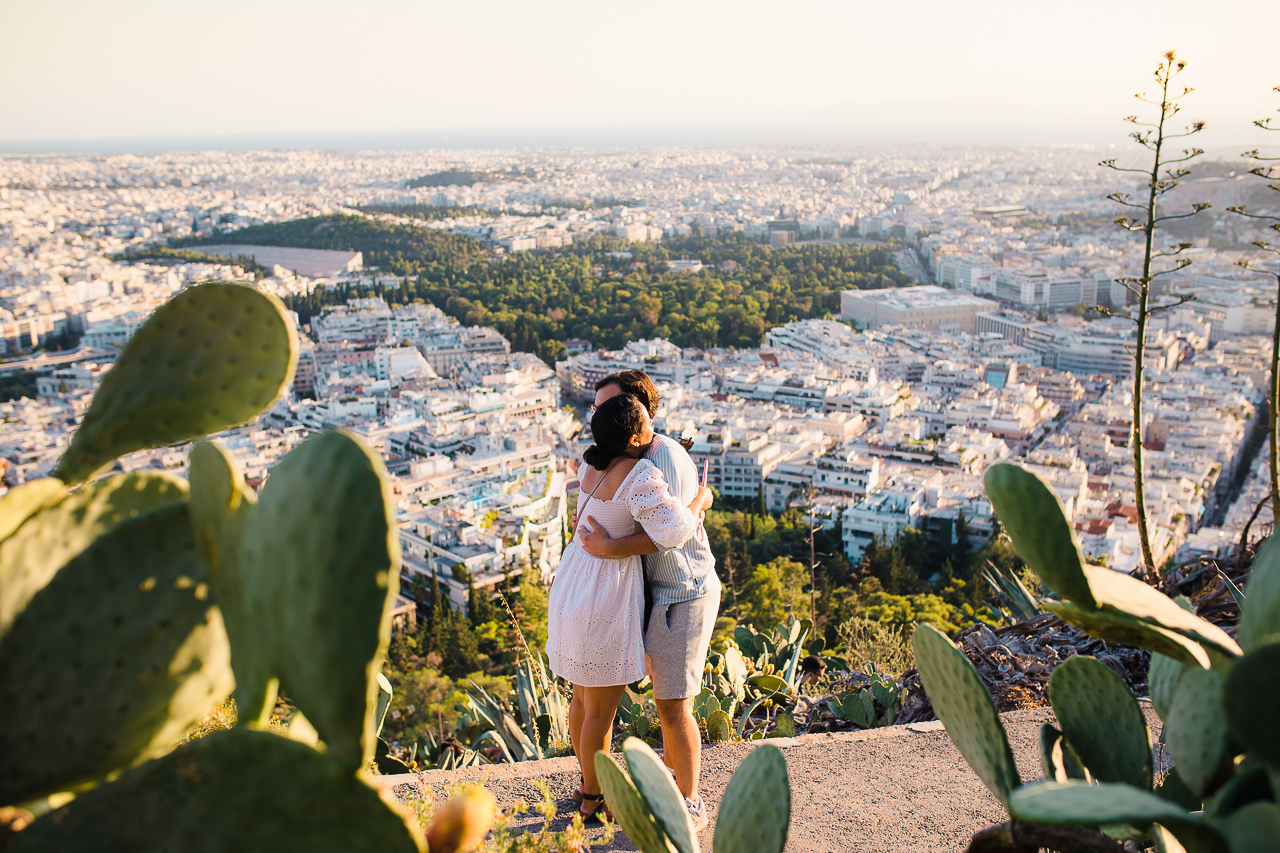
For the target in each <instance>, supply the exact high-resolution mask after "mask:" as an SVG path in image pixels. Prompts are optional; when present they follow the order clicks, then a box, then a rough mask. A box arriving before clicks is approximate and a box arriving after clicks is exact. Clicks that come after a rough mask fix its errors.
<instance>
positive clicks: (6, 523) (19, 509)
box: [0, 477, 67, 542]
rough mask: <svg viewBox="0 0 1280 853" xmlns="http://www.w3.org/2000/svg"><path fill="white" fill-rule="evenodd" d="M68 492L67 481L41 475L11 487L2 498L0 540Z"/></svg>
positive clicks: (0, 500)
mask: <svg viewBox="0 0 1280 853" xmlns="http://www.w3.org/2000/svg"><path fill="white" fill-rule="evenodd" d="M66 493H67V485H66V483H64V482H62V481H61V480H59V479H57V478H54V477H41V478H40V479H39V480H32V481H31V482H29V483H23V484H22V485H21V486H17V487H16V488H12V489H10V490H9V491H8V492H7V493H5V496H4V497H3V498H0V542H3V541H4V540H6V539H8V538H9V537H10V536H12V535H13V531H15V530H17V529H18V528H19V527H20V526H21V525H22V522H24V521H26V520H27V519H28V518H30V517H31V516H33V515H35V514H36V513H37V512H39V511H40V510H42V509H44V508H45V507H47V506H53V505H54V504H56V503H57V502H58V501H60V500H62V498H63V496H65V495H66Z"/></svg>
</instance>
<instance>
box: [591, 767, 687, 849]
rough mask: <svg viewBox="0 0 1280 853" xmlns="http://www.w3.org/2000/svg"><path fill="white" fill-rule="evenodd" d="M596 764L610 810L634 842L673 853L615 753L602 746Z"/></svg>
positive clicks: (637, 845)
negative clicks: (616, 758)
mask: <svg viewBox="0 0 1280 853" xmlns="http://www.w3.org/2000/svg"><path fill="white" fill-rule="evenodd" d="M595 764H596V777H597V778H598V779H599V780H600V788H601V790H603V791H604V798H605V801H606V802H608V803H609V810H610V811H612V812H613V816H614V818H615V819H616V820H617V821H618V823H619V824H620V825H621V826H622V830H623V832H625V833H626V834H627V838H628V839H629V840H630V841H631V843H632V844H634V845H635V846H636V848H637V849H638V850H640V851H641V853H670V848H669V847H667V836H666V834H665V833H663V831H662V829H661V827H659V826H658V823H657V821H655V820H654V819H653V812H652V811H650V809H649V805H648V804H647V803H646V802H645V801H644V797H642V796H640V792H639V791H638V790H636V786H635V785H632V784H631V780H630V779H628V778H627V774H626V773H624V772H623V771H622V768H621V767H619V766H618V762H617V761H616V760H614V758H613V756H611V755H610V754H609V753H608V752H606V751H604V750H601V751H599V752H597V753H596V757H595Z"/></svg>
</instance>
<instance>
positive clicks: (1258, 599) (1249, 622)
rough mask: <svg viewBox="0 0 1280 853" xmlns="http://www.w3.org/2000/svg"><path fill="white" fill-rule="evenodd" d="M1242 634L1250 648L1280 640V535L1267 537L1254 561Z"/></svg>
mask: <svg viewBox="0 0 1280 853" xmlns="http://www.w3.org/2000/svg"><path fill="white" fill-rule="evenodd" d="M1239 634H1240V645H1242V646H1243V647H1244V648H1245V649H1247V650H1249V651H1253V650H1254V649H1256V648H1259V647H1261V646H1263V645H1265V644H1267V643H1280V536H1271V537H1270V538H1269V539H1267V541H1266V544H1264V545H1263V546H1262V548H1261V549H1260V550H1259V551H1258V556H1257V558H1256V559H1255V560H1254V561H1253V572H1252V573H1251V574H1250V575H1249V588H1248V591H1247V597H1246V599H1245V605H1244V608H1243V609H1242V611H1241V614H1240V632H1239Z"/></svg>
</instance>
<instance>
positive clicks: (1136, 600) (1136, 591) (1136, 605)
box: [1085, 566, 1242, 657]
mask: <svg viewBox="0 0 1280 853" xmlns="http://www.w3.org/2000/svg"><path fill="white" fill-rule="evenodd" d="M1085 574H1086V575H1088V577H1089V587H1090V589H1092V590H1093V594H1094V596H1096V597H1097V599H1098V604H1099V606H1100V607H1101V608H1102V609H1103V610H1104V611H1110V612H1113V613H1124V614H1126V615H1129V616H1132V617H1134V618H1136V619H1139V620H1141V621H1143V622H1146V623H1147V624H1150V625H1157V626H1159V627H1161V628H1165V629H1166V630H1169V631H1173V632H1174V633H1177V634H1181V635H1182V636H1184V637H1186V638H1187V639H1189V640H1194V641H1195V642H1197V643H1199V644H1200V645H1202V646H1204V647H1205V648H1206V649H1208V650H1210V651H1214V652H1217V653H1218V654H1221V655H1225V656H1227V657H1238V656H1239V655H1240V654H1242V652H1241V651H1240V646H1239V645H1238V644H1237V643H1236V641H1235V640H1233V639H1231V636H1230V635H1229V634H1228V633H1227V632H1226V631H1224V630H1222V629H1221V628H1219V627H1218V626H1217V625H1214V624H1213V623H1212V622H1209V621H1208V620H1205V619H1201V618H1200V617H1199V616H1196V615H1195V614H1194V613H1191V612H1189V611H1187V610H1185V609H1183V608H1182V607H1180V606H1179V605H1178V603H1177V602H1176V601H1174V600H1173V599H1172V598H1170V597H1169V596H1167V595H1165V594H1164V593H1163V592H1161V591H1160V590H1158V589H1156V588H1155V587H1153V586H1151V585H1150V584H1147V583H1143V582H1142V581H1140V580H1138V579H1137V578H1135V577H1131V576H1129V575H1126V574H1124V573H1122V572H1115V571H1112V570H1111V569H1104V568H1100V567H1097V566H1089V567H1088V568H1086V569H1085Z"/></svg>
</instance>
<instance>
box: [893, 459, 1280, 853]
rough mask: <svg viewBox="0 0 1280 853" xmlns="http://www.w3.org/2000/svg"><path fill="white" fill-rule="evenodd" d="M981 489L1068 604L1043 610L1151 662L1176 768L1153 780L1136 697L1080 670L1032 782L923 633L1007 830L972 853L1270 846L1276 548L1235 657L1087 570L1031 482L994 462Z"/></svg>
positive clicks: (1142, 591)
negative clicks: (1140, 651) (1114, 843)
mask: <svg viewBox="0 0 1280 853" xmlns="http://www.w3.org/2000/svg"><path fill="white" fill-rule="evenodd" d="M986 487H987V494H988V496H989V497H990V498H991V502H992V506H993V507H994V509H995V510H996V512H997V514H998V515H999V517H1000V518H1001V520H1002V521H1003V522H1004V524H1005V527H1006V529H1007V530H1008V531H1009V535H1010V537H1011V538H1012V539H1013V544H1014V547H1015V548H1016V549H1017V551H1018V554H1019V555H1020V556H1021V557H1022V558H1023V560H1025V561H1026V563H1027V565H1028V566H1030V567H1031V569H1032V570H1033V571H1035V572H1036V573H1037V574H1038V575H1039V576H1040V579H1041V581H1042V582H1043V583H1044V584H1045V585H1046V586H1047V587H1049V588H1050V589H1052V590H1053V591H1054V592H1056V593H1057V594H1058V595H1059V596H1061V600H1051V599H1047V598H1046V599H1042V600H1041V601H1040V602H1039V603H1040V605H1041V606H1043V607H1044V608H1045V609H1047V610H1051V611H1053V612H1054V613H1057V614H1058V615H1059V616H1061V617H1062V618H1063V619H1065V620H1066V621H1068V622H1071V623H1072V624H1074V625H1076V626H1078V627H1079V628H1081V629H1082V630H1084V631H1086V632H1088V633H1089V634H1091V635H1093V636H1095V637H1099V638H1101V639H1103V640H1107V641H1109V642H1117V643H1125V644H1130V645H1135V646H1139V647H1142V648H1146V649H1149V650H1151V651H1152V653H1153V654H1152V659H1151V671H1150V675H1149V679H1148V680H1149V683H1150V686H1151V700H1152V705H1153V707H1154V708H1155V711H1156V713H1157V714H1158V715H1159V716H1160V718H1161V720H1162V721H1163V723H1164V727H1163V731H1162V733H1161V738H1162V740H1163V742H1164V744H1165V746H1166V747H1167V748H1168V752H1169V754H1170V756H1171V757H1172V759H1173V762H1174V764H1173V767H1172V769H1170V770H1169V771H1168V772H1167V773H1166V774H1165V775H1164V776H1163V778H1159V776H1158V773H1157V769H1158V768H1156V767H1155V766H1154V764H1153V761H1152V749H1151V736H1150V732H1149V731H1148V730H1147V725H1146V719H1145V717H1144V716H1143V714H1142V711H1141V709H1140V707H1139V706H1138V703H1137V701H1136V699H1135V698H1134V697H1133V695H1132V694H1131V693H1130V692H1129V690H1128V688H1127V687H1126V686H1125V684H1124V682H1123V681H1121V679H1120V678H1119V677H1118V676H1116V675H1115V674H1114V673H1113V672H1112V671H1111V670H1110V669H1108V668H1107V667H1106V666H1105V665H1103V664H1101V663H1099V662H1098V661H1096V660H1094V659H1092V658H1087V657H1077V658H1072V659H1070V660H1068V661H1066V662H1064V663H1063V664H1062V665H1060V666H1059V667H1058V668H1057V669H1056V670H1055V671H1054V673H1053V675H1052V677H1051V678H1050V681H1049V699H1050V702H1051V704H1052V705H1053V709H1054V713H1055V715H1056V716H1057V720H1058V725H1059V726H1060V728H1059V727H1054V726H1051V725H1046V726H1045V727H1043V728H1042V730H1041V748H1042V767H1043V770H1044V776H1045V781H1043V782H1040V783H1036V784H1032V785H1023V784H1022V781H1021V778H1020V777H1019V774H1018V770H1017V767H1016V766H1015V765H1014V762H1013V755H1012V752H1011V750H1010V748H1009V743H1008V739H1007V737H1006V735H1005V732H1004V729H1003V727H1002V726H1001V724H1000V718H999V715H998V714H997V713H996V709H995V705H994V704H993V703H992V701H991V698H990V696H989V695H988V693H987V691H986V688H985V687H984V686H983V683H982V679H981V677H980V676H979V675H978V673H977V671H976V670H975V669H974V667H973V665H972V664H970V663H969V661H968V658H966V657H965V655H964V654H963V653H962V652H961V651H960V650H959V649H958V648H957V647H956V646H955V644H954V643H952V642H951V641H950V640H949V639H947V637H946V636H945V635H944V634H942V633H941V632H939V631H937V630H936V629H934V628H932V627H930V626H928V625H922V626H921V627H920V628H918V629H917V631H916V634H915V638H914V644H915V651H916V659H917V662H918V664H919V667H920V674H921V677H922V679H923V681H924V686H925V689H926V691H927V692H928V695H929V699H930V701H931V702H932V703H933V706H934V709H935V710H936V712H937V714H938V717H939V719H941V720H942V721H943V723H944V724H945V725H946V728H947V733H948V734H949V735H950V736H951V739H952V742H953V743H954V744H955V745H956V748H957V749H958V750H959V751H960V753H961V754H962V755H963V756H964V757H965V760H966V761H968V763H969V765H970V767H972V768H973V770H974V772H975V773H977V775H978V777H979V778H980V779H981V780H982V781H983V783H984V784H985V785H986V786H987V787H988V788H989V789H990V790H991V792H992V793H993V794H994V795H995V796H996V797H997V798H998V799H999V800H1000V801H1001V803H1003V804H1004V806H1005V808H1006V809H1007V811H1008V813H1009V816H1010V818H1011V819H1010V821H1009V822H1008V823H1007V824H1002V825H1001V826H999V827H993V828H992V829H990V830H986V831H984V832H982V833H979V834H978V835H977V836H975V837H974V839H973V844H972V845H971V848H970V849H974V850H997V849H998V850H1006V851H1017V850H1034V849H1036V848H1038V847H1049V848H1051V849H1055V850H1064V851H1068V850H1098V849H1104V847H1102V846H1100V845H1102V844H1103V843H1104V842H1105V841H1106V839H1107V837H1110V838H1115V839H1122V840H1134V841H1137V842H1138V843H1139V844H1140V845H1150V846H1155V847H1157V848H1158V849H1160V850H1186V851H1193V853H1194V851H1228V850H1229V851H1233V853H1246V851H1255V850H1270V849H1274V845H1275V841H1276V838H1277V837H1280V805H1277V795H1278V794H1280V737H1278V736H1277V734H1276V728H1275V725H1274V717H1272V716H1271V715H1272V713H1274V707H1275V701H1276V699H1277V696H1280V542H1278V541H1277V540H1275V539H1274V538H1273V539H1272V540H1270V541H1269V542H1268V543H1267V544H1266V545H1265V546H1264V547H1263V548H1262V550H1261V551H1260V552H1259V554H1258V557H1257V559H1256V560H1255V562H1254V568H1253V574H1252V578H1251V580H1250V581H1249V583H1248V586H1247V587H1246V589H1245V590H1244V591H1243V593H1242V595H1243V596H1244V604H1243V608H1242V614H1241V620H1240V629H1239V634H1238V636H1239V644H1237V642H1236V640H1234V639H1232V638H1231V637H1230V636H1228V635H1227V634H1226V633H1225V632H1224V631H1222V630H1221V629H1220V628H1218V627H1217V626H1215V625H1213V624H1211V623H1209V622H1207V621H1205V620H1204V619H1201V618H1199V617H1197V616H1196V615H1195V614H1194V613H1193V612H1191V608H1190V605H1189V603H1188V602H1187V601H1185V599H1184V600H1181V601H1174V600H1173V599H1170V598H1168V597H1167V596H1165V595H1163V594H1162V593H1160V592H1159V591H1157V590H1155V589H1153V588H1152V587H1150V586H1148V585H1147V584H1145V583H1143V582H1142V581H1140V580H1137V579H1135V578H1132V577H1129V576H1127V575H1123V574H1120V573H1117V572H1113V571H1110V570H1109V569H1105V568H1098V567H1094V566H1089V565H1086V564H1085V562H1084V560H1083V559H1082V557H1081V552H1080V548H1079V545H1078V543H1077V542H1076V540H1075V536H1074V533H1073V531H1072V528H1071V525H1070V524H1069V523H1068V522H1067V519H1066V515H1065V513H1064V512H1063V509H1062V506H1061V504H1060V503H1059V501H1058V498H1057V496H1056V495H1055V494H1054V493H1053V491H1052V490H1050V489H1049V488H1048V486H1046V485H1045V484H1044V483H1043V482H1041V481H1040V480H1039V479H1038V478H1037V477H1035V476H1034V475H1033V474H1031V473H1029V472H1027V471H1025V470H1023V469H1021V468H1018V467H1016V466H1013V465H1008V464H1001V465H996V466H993V467H992V468H991V469H990V471H988V473H987V477H986ZM1157 779H1159V781H1157Z"/></svg>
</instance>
